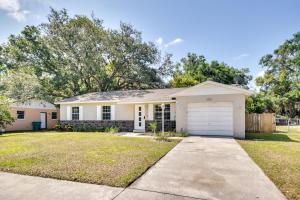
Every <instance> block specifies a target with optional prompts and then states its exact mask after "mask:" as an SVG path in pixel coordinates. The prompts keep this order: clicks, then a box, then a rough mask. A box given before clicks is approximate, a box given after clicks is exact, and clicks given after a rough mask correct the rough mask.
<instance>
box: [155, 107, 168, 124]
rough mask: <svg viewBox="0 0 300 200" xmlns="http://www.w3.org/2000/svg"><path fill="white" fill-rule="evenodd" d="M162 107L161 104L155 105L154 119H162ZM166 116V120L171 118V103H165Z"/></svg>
mask: <svg viewBox="0 0 300 200" xmlns="http://www.w3.org/2000/svg"><path fill="white" fill-rule="evenodd" d="M161 113H162V109H161V105H155V107H154V120H155V121H158V122H160V121H161V119H162V114H161ZM164 117H165V120H170V119H171V109H170V104H165V110H164Z"/></svg>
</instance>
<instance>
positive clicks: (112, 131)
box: [104, 127, 120, 133]
mask: <svg viewBox="0 0 300 200" xmlns="http://www.w3.org/2000/svg"><path fill="white" fill-rule="evenodd" d="M119 131H120V129H119V128H118V127H107V128H105V129H104V132H106V133H118V132H119Z"/></svg>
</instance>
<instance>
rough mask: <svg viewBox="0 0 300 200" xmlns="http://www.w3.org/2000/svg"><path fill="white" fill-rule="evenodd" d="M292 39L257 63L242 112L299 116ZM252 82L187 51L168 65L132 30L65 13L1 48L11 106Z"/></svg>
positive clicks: (1, 78) (297, 60)
mask: <svg viewBox="0 0 300 200" xmlns="http://www.w3.org/2000/svg"><path fill="white" fill-rule="evenodd" d="M299 39H300V34H299V33H298V34H295V35H294V38H292V39H290V40H287V41H286V42H285V43H284V44H283V45H281V46H280V47H279V48H278V49H276V50H275V51H274V53H273V54H272V55H266V56H264V57H263V58H262V59H261V62H260V64H261V65H262V66H263V67H264V68H265V75H264V76H263V77H259V78H257V80H256V82H257V85H258V86H259V87H260V92H259V93H258V94H256V95H254V96H253V97H250V98H249V99H248V100H247V109H248V111H249V112H265V111H267V112H268V111H272V112H273V111H275V112H277V113H279V114H286V115H291V116H295V115H299V110H297V109H296V107H297V105H298V102H299V96H300V95H299V89H300V88H299V87H300V84H299V79H300V77H299V66H300V53H299V52H300V51H299V48H300V44H299ZM251 79H252V77H251V76H250V75H249V69H247V68H242V69H237V68H234V67H232V66H229V65H227V64H225V63H223V62H218V61H211V62H208V61H207V60H206V59H205V57H204V56H203V55H197V54H194V53H189V54H188V55H187V56H186V57H184V58H182V59H181V60H180V62H178V63H176V64H174V63H173V61H172V55H170V54H165V55H162V53H161V52H160V51H159V49H158V48H157V46H156V45H155V44H154V43H153V42H144V41H143V39H142V35H141V32H139V31H137V30H136V29H134V27H133V26H132V25H129V24H125V23H122V22H121V23H120V27H119V28H118V29H108V28H105V27H104V26H103V21H102V20H101V19H98V18H96V17H94V16H92V17H87V16H81V15H76V16H74V17H70V16H69V15H68V13H67V11H66V10H65V9H63V10H54V9H51V11H50V14H49V15H48V21H47V22H46V23H42V24H40V25H38V26H26V27H25V28H24V29H23V31H22V32H21V33H20V34H18V35H11V36H10V37H9V38H8V41H7V42H6V43H4V44H2V45H0V95H2V96H5V97H2V98H10V99H12V100H13V101H21V102H23V101H27V100H30V99H44V100H47V101H50V102H54V101H57V100H60V99H63V98H67V97H71V96H76V95H80V94H84V93H88V92H96V91H109V90H127V89H147V88H164V87H186V86H192V85H195V84H198V83H201V82H203V81H206V80H213V81H217V82H220V83H225V84H237V85H240V86H241V87H245V88H247V85H248V84H249V81H250V80H251ZM166 80H170V81H166ZM5 102H6V101H5ZM5 105H6V104H5ZM4 107H7V106H4ZM0 113H1V112H0ZM2 113H4V112H2ZM0 115H1V114H0ZM0 117H1V116H0Z"/></svg>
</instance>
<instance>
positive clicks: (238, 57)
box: [233, 53, 250, 61]
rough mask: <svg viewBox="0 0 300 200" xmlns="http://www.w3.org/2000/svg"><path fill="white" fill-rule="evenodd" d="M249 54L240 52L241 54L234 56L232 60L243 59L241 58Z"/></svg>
mask: <svg viewBox="0 0 300 200" xmlns="http://www.w3.org/2000/svg"><path fill="white" fill-rule="evenodd" d="M249 56H250V54H248V53H243V54H241V55H238V56H236V57H234V58H233V60H235V61H237V60H241V59H243V58H246V57H249Z"/></svg>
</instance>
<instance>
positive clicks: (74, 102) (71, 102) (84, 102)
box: [54, 100, 120, 105]
mask: <svg viewBox="0 0 300 200" xmlns="http://www.w3.org/2000/svg"><path fill="white" fill-rule="evenodd" d="M119 101H120V100H109V101H83V102H78V101H70V102H55V103H54V104H62V105H64V104H86V103H112V102H119Z"/></svg>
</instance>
